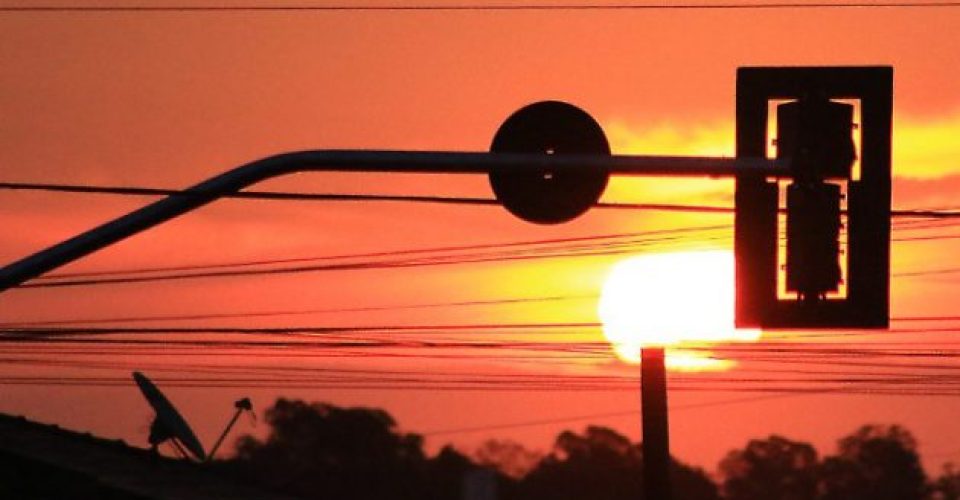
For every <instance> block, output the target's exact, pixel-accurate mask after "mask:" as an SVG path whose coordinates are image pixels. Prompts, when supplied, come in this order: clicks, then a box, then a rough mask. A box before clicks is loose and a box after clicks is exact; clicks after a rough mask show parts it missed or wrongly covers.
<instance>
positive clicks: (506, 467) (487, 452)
mask: <svg viewBox="0 0 960 500" xmlns="http://www.w3.org/2000/svg"><path fill="white" fill-rule="evenodd" d="M473 459H474V461H476V462H477V463H478V464H480V465H482V466H485V467H493V468H495V469H497V470H499V471H500V472H502V473H503V474H504V475H507V476H509V477H512V478H514V479H519V478H521V477H523V476H526V475H527V473H528V472H530V471H531V470H533V469H534V467H536V466H537V464H539V463H540V461H541V460H543V453H540V452H537V451H532V450H529V449H527V448H526V447H524V446H523V445H522V444H520V443H518V442H516V441H512V440H509V439H488V440H486V441H484V442H483V444H481V445H480V447H479V448H477V449H476V451H474V452H473Z"/></svg>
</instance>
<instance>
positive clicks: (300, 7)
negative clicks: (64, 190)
mask: <svg viewBox="0 0 960 500" xmlns="http://www.w3.org/2000/svg"><path fill="white" fill-rule="evenodd" d="M956 7H960V2H951V1H914V2H903V1H896V2H863V1H859V2H857V1H854V2H851V1H838V2H783V1H777V2H769V1H768V2H750V3H747V2H723V3H698V2H658V3H605V4H604V3H601V4H596V3H566V4H562V3H555V4H534V3H522V4H488V3H462V4H429V3H424V4H380V5H377V4H367V5H358V4H340V5H316V4H310V3H289V4H279V3H274V4H269V5H264V4H260V5H250V4H247V5H222V4H221V5H131V4H114V5H90V4H86V5H84V4H74V5H25V6H3V7H0V12H8V13H17V12H22V13H23V12H26V13H29V12H34V13H42V12H58V13H109V12H114V13H118V12H119V13H123V12H127V13H151V12H153V13H162V12H176V13H191V12H431V11H435V12H455V11H466V12H474V11H479V12H483V11H488V12H515V11H535V12H543V11H650V10H663V11H669V10H681V11H695V10H773V9H777V10H780V9H806V10H809V9H817V10H820V9H878V8H882V9H932V8H956Z"/></svg>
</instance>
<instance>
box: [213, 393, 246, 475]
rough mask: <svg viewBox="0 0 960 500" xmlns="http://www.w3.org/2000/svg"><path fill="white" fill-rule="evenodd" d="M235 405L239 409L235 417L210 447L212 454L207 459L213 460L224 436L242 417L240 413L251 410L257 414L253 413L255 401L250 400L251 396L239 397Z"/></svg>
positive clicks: (234, 414)
mask: <svg viewBox="0 0 960 500" xmlns="http://www.w3.org/2000/svg"><path fill="white" fill-rule="evenodd" d="M233 407H234V408H236V409H237V411H236V412H234V413H233V418H231V419H230V423H228V424H227V428H226V429H224V430H223V433H221V434H220V437H219V438H218V439H217V442H216V443H214V444H213V448H211V449H210V454H209V455H207V461H208V462H209V461H210V460H213V455H214V454H216V453H217V450H219V449H220V445H221V444H222V443H223V440H224V438H226V437H227V434H229V433H230V429H232V428H233V425H234V424H236V423H237V419H238V418H240V414H241V413H243V412H244V411H249V412H250V414H251V415H253V417H254V418H256V415H255V414H254V413H253V403H251V402H250V398H243V399H238V400H237V401H236V402H235V403H233Z"/></svg>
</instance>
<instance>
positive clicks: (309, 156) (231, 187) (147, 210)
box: [0, 150, 788, 292]
mask: <svg viewBox="0 0 960 500" xmlns="http://www.w3.org/2000/svg"><path fill="white" fill-rule="evenodd" d="M784 165H785V164H784V163H781V162H780V161H777V160H768V159H765V158H756V159H754V158H709V157H683V156H616V155H615V156H601V155H546V154H512V153H511V154H506V153H496V154H492V153H465V152H432V151H431V152H426V151H424V152H411V151H356V150H317V151H300V152H293V153H283V154H278V155H275V156H270V157H267V158H264V159H261V160H257V161H254V162H251V163H248V164H246V165H243V166H240V167H237V168H235V169H233V170H229V171H227V172H225V173H222V174H220V175H217V176H215V177H213V178H210V179H208V180H206V181H204V182H202V183H200V184H197V185H196V186H193V187H191V188H189V189H187V190H185V191H184V192H183V193H180V194H175V195H172V196H169V197H167V198H164V199H162V200H159V201H157V202H154V203H152V204H150V205H147V206H145V207H143V208H141V209H139V210H135V211H133V212H130V213H129V214H127V215H124V216H121V217H119V218H117V219H114V220H112V221H110V222H107V223H105V224H103V225H101V226H99V227H96V228H94V229H91V230H89V231H87V232H84V233H81V234H79V235H77V236H74V237H73V238H70V239H68V240H66V241H63V242H61V243H58V244H56V245H54V246H52V247H49V248H47V249H45V250H42V251H40V252H37V253H35V254H33V255H31V256H28V257H26V258H23V259H21V260H19V261H17V262H14V263H12V264H9V265H7V266H6V267H4V268H2V269H0V292H2V291H4V290H7V289H9V288H12V287H15V286H17V285H20V284H21V283H23V282H25V281H27V280H29V279H31V278H35V277H37V276H40V275H42V274H44V273H46V272H48V271H51V270H53V269H56V268H58V267H60V266H63V265H64V264H68V263H70V262H73V261H75V260H77V259H79V258H81V257H83V256H85V255H88V254H90V253H93V252H95V251H97V250H99V249H101V248H103V247H106V246H108V245H111V244H113V243H116V242H118V241H120V240H122V239H124V238H127V237H128V236H132V235H134V234H137V233H139V232H141V231H144V230H147V229H150V228H151V227H154V226H156V225H159V224H161V223H163V222H165V221H167V220H170V219H172V218H174V217H177V216H179V215H182V214H184V213H187V212H189V211H191V210H194V209H196V208H199V207H202V206H204V205H206V204H208V203H210V202H212V201H214V200H216V199H218V198H221V197H223V196H224V195H227V194H231V193H235V192H237V191H240V190H241V189H244V188H246V187H248V186H251V185H253V184H256V183H257V182H260V181H263V180H266V179H270V178H273V177H278V176H281V175H285V174H290V173H296V172H325V171H339V172H404V173H452V174H463V173H473V174H477V173H484V174H486V173H489V172H492V171H513V170H518V171H519V170H527V171H529V169H531V168H539V169H545V170H551V171H563V170H566V169H601V170H606V171H607V172H609V173H611V174H621V175H650V176H656V175H669V176H677V175H682V176H705V177H732V176H735V175H744V174H747V175H758V176H786V175H787V172H788V169H787V168H786V167H785V166H784Z"/></svg>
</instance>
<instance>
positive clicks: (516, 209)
mask: <svg viewBox="0 0 960 500" xmlns="http://www.w3.org/2000/svg"><path fill="white" fill-rule="evenodd" d="M490 151H491V152H493V153H542V154H550V155H552V154H556V155H565V154H573V155H607V156H609V155H610V145H609V143H608V142H607V137H606V135H604V133H603V129H602V128H600V125H599V124H598V123H597V122H596V120H594V119H593V118H592V117H591V116H590V115H589V114H587V112H586V111H584V110H582V109H580V108H578V107H576V106H574V105H572V104H567V103H565V102H560V101H541V102H537V103H533V104H530V105H528V106H525V107H523V108H521V109H520V110H519V111H517V112H516V113H514V114H512V115H510V117H509V118H507V120H506V121H505V122H503V125H501V126H500V129H499V130H497V134H496V135H495V136H494V138H493V144H492V145H491V146H490ZM609 177H610V173H609V172H607V171H606V170H605V169H591V168H577V169H570V170H567V169H565V170H559V171H548V170H544V169H540V168H536V167H531V168H530V169H529V170H527V171H522V172H518V171H515V170H514V171H506V172H505V171H498V170H493V171H491V172H490V185H491V187H492V188H493V192H494V194H496V196H497V200H499V201H500V202H501V203H503V206H504V207H505V208H506V209H507V210H509V211H510V213H512V214H513V215H516V216H517V217H519V218H521V219H523V220H525V221H528V222H535V223H538V224H558V223H560V222H566V221H568V220H571V219H574V218H576V217H578V216H580V215H582V214H583V213H584V212H586V211H587V210H588V209H589V208H590V207H592V206H593V205H594V204H596V202H597V200H599V199H600V195H602V194H603V191H604V189H606V187H607V180H608V179H609Z"/></svg>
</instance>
